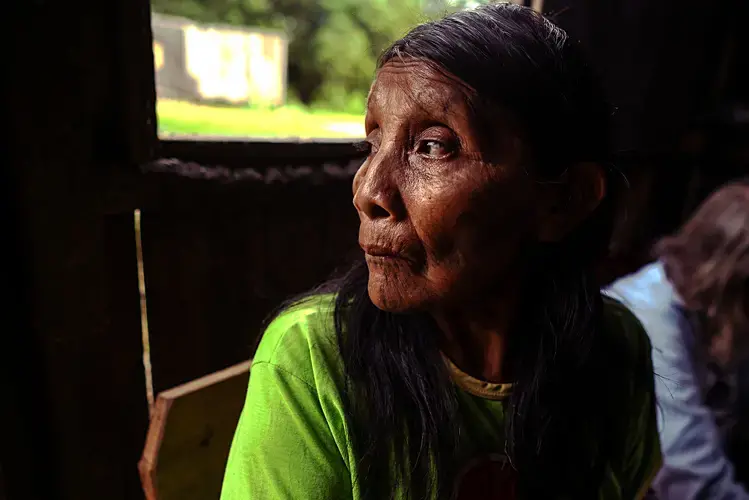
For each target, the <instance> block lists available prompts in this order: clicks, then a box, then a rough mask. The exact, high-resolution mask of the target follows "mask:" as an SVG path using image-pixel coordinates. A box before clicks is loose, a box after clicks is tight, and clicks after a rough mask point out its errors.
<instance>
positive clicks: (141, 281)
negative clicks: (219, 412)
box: [133, 209, 154, 415]
mask: <svg viewBox="0 0 749 500" xmlns="http://www.w3.org/2000/svg"><path fill="white" fill-rule="evenodd" d="M133 221H134V223H135V251H136V253H137V256H138V291H139V292H140V329H141V341H142V343H143V370H144V371H145V374H146V399H147V400H148V413H149V415H151V414H152V412H153V402H154V396H153V376H152V374H151V341H150V338H149V334H148V307H147V305H146V273H145V270H144V269H145V268H144V266H143V241H142V239H141V232H140V227H141V225H140V210H138V209H136V210H135V211H134V212H133Z"/></svg>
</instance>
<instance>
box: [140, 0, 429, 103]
mask: <svg viewBox="0 0 749 500" xmlns="http://www.w3.org/2000/svg"><path fill="white" fill-rule="evenodd" d="M152 8H153V10H154V11H155V12H158V13H162V14H170V15H177V16H183V17H188V18H190V19H193V20H195V21H197V22H214V23H215V22H220V23H227V24H231V25H236V26H256V27H265V28H275V29H281V30H284V31H285V32H286V33H287V34H288V35H289V38H290V44H289V62H288V83H289V87H290V89H289V90H290V93H291V95H294V96H296V97H297V98H298V99H299V100H301V101H302V102H303V103H305V104H313V103H319V104H323V105H325V106H326V107H329V108H333V109H340V110H347V111H352V112H362V111H363V106H364V98H365V97H366V94H367V92H368V90H369V85H370V82H371V80H372V77H373V75H374V70H375V66H376V62H377V58H378V56H379V54H380V53H381V52H382V50H383V49H385V48H386V47H387V45H388V44H390V43H392V42H393V41H394V40H395V39H397V38H398V37H400V36H402V35H403V34H404V33H405V32H406V31H407V30H408V29H409V28H411V27H412V26H414V25H415V24H417V23H419V22H421V21H423V20H424V19H426V15H425V13H424V9H423V0H153V1H152Z"/></svg>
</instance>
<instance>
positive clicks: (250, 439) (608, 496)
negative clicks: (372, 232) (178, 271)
mask: <svg viewBox="0 0 749 500" xmlns="http://www.w3.org/2000/svg"><path fill="white" fill-rule="evenodd" d="M604 300H605V303H606V314H605V317H606V321H607V322H606V324H607V325H614V326H613V328H618V329H620V330H621V331H622V332H623V334H624V335H626V336H627V337H628V340H631V342H630V343H631V345H633V346H634V348H636V349H637V351H638V358H641V361H642V362H641V363H638V365H639V366H640V367H641V369H643V370H647V372H648V373H647V376H648V377H649V379H650V380H651V386H652V368H651V363H650V344H649V342H648V339H647V336H646V334H645V332H644V331H643V330H642V327H641V326H640V324H639V322H638V321H637V320H636V319H635V318H634V316H633V315H632V314H631V313H630V312H629V311H628V310H627V309H625V308H624V307H623V306H621V305H620V304H618V303H616V302H613V301H612V300H610V299H604ZM332 311H333V301H332V300H331V296H320V297H317V298H313V299H310V300H308V301H306V302H304V303H302V304H300V305H297V306H294V307H292V308H291V309H289V310H287V311H286V312H284V313H283V314H281V315H280V316H278V317H277V318H276V319H275V320H274V321H273V322H272V323H271V325H270V326H269V327H268V329H267V331H266V332H265V334H264V336H263V339H262V341H261V342H260V346H259V347H258V350H257V353H256V355H255V358H254V360H253V364H252V368H251V372H250V383H249V388H248V391H247V399H246V401H245V406H244V410H243V411H242V415H241V417H240V419H239V424H238V426H237V430H236V433H235V436H234V441H233V443H232V448H231V452H230V454H229V460H228V463H227V467H226V475H225V477H224V484H223V490H222V492H221V500H265V499H268V500H270V499H273V500H275V499H278V500H281V499H283V500H296V499H304V500H336V499H354V500H355V499H359V498H360V494H359V491H358V488H357V485H356V483H355V481H353V479H352V478H353V473H354V472H355V471H354V465H355V464H356V463H357V458H356V456H355V454H354V451H353V450H352V448H351V446H350V440H349V430H348V424H347V422H346V419H345V416H344V409H343V403H342V400H341V388H342V387H343V375H342V373H343V372H342V366H341V360H340V355H339V351H338V346H337V342H336V336H335V331H334V328H333V323H332ZM447 363H448V368H449V370H450V371H451V374H452V378H453V380H454V382H455V384H456V385H457V387H458V388H459V389H460V390H459V391H457V392H458V397H459V408H460V410H459V411H460V413H461V419H462V422H463V425H464V427H465V432H461V444H460V450H459V454H460V455H461V456H460V457H459V458H460V459H461V460H462V461H463V462H464V463H465V466H464V467H463V468H462V470H461V472H460V473H459V474H458V475H457V477H456V478H455V482H456V484H455V487H454V491H455V496H454V498H455V499H456V500H479V499H486V500H489V499H491V500H494V499H502V500H513V499H514V498H515V494H514V481H513V469H512V468H511V467H510V466H509V464H507V463H506V462H505V458H504V454H503V453H502V450H503V449H504V436H503V429H504V425H503V421H504V417H505V414H504V413H505V408H504V404H503V399H505V398H506V397H507V395H508V393H509V391H510V389H511V387H510V386H509V385H506V384H491V383H487V382H482V381H480V380H477V379H474V378H472V377H471V376H469V375H467V374H465V373H463V372H461V371H460V370H459V369H458V368H457V367H456V366H455V365H453V364H452V363H450V362H449V361H448V362H447ZM630 397H631V398H633V401H632V403H633V404H632V405H630V407H631V408H633V411H636V412H637V413H636V414H634V415H632V417H631V419H630V424H629V428H630V429H631V431H630V433H629V435H628V436H627V437H626V443H625V450H626V456H623V457H621V460H617V465H616V466H615V467H614V466H609V467H608V468H607V480H606V482H605V484H604V485H603V487H602V490H601V493H600V496H599V498H600V499H603V500H632V499H635V498H638V499H639V498H642V496H643V495H644V493H645V491H646V490H647V487H648V486H649V484H650V480H651V479H652V478H653V476H654V475H655V473H656V472H657V470H658V468H659V467H660V464H661V454H660V445H659V441H658V431H657V427H656V420H655V403H654V398H653V392H652V388H651V390H650V391H649V392H648V393H642V394H632V395H630ZM487 481H488V482H487ZM487 489H491V491H492V492H493V493H492V495H493V496H487V494H486V493H487Z"/></svg>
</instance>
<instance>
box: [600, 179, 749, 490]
mask: <svg viewBox="0 0 749 500" xmlns="http://www.w3.org/2000/svg"><path fill="white" fill-rule="evenodd" d="M655 255H656V256H657V258H658V260H657V261H656V262H653V263H651V264H649V265H647V266H645V267H644V268H642V269H641V270H639V271H638V272H636V273H635V274H633V275H630V276H627V277H624V278H622V279H620V280H618V281H616V282H615V283H613V285H611V286H610V287H609V289H608V290H606V293H607V294H608V295H610V296H612V297H614V298H617V299H619V300H620V301H622V302H623V303H624V304H625V305H626V306H627V307H628V308H629V309H630V310H632V311H633V312H634V313H635V315H636V316H637V317H638V318H639V319H640V321H641V322H642V324H643V325H644V327H645V330H646V331H647V332H648V335H649V336H650V341H651V343H652V345H653V367H654V371H655V376H656V394H657V397H658V412H659V418H658V426H659V432H660V436H661V446H662V451H663V456H664V464H663V467H662V469H661V470H660V472H659V473H658V475H657V476H656V478H655V480H654V482H653V485H652V494H654V496H655V498H658V499H661V500H696V499H706V500H729V499H730V500H749V494H748V493H747V490H746V489H745V487H744V486H742V485H741V484H739V482H738V481H737V480H736V478H735V470H734V466H733V464H732V462H731V459H730V457H729V456H727V453H726V449H733V450H737V452H739V453H741V452H743V453H746V452H747V449H746V448H745V445H746V443H747V441H746V437H745V436H746V426H747V416H749V415H747V414H746V413H742V406H743V407H744V409H743V411H744V412H746V397H747V389H749V386H747V385H746V383H747V382H749V380H747V378H746V373H747V371H746V370H747V368H748V367H747V345H748V344H749V317H748V316H749V184H747V183H745V182H734V183H731V184H728V185H726V186H724V187H722V188H720V189H718V190H717V191H715V192H714V193H713V194H712V195H711V196H710V197H708V199H707V200H706V201H705V202H704V203H703V204H702V205H701V206H700V207H699V208H698V209H697V211H696V212H695V213H694V215H693V216H692V217H691V219H689V220H688V221H687V222H686V223H685V224H684V225H683V226H682V227H681V228H680V229H679V230H678V231H677V232H676V233H675V234H674V235H672V236H668V237H666V238H664V239H662V240H661V241H660V242H659V243H658V244H657V245H656V246H655ZM741 380H743V383H742V382H741ZM739 443H744V446H742V445H739Z"/></svg>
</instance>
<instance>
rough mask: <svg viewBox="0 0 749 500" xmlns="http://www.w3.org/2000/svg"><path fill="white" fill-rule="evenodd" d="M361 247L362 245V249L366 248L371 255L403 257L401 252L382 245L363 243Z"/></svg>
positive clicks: (366, 251)
mask: <svg viewBox="0 0 749 500" xmlns="http://www.w3.org/2000/svg"><path fill="white" fill-rule="evenodd" d="M361 247H362V250H364V253H366V254H367V255H371V256H372V257H392V258H403V257H402V256H401V254H400V252H397V251H395V250H391V249H389V248H387V247H380V246H374V245H361Z"/></svg>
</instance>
